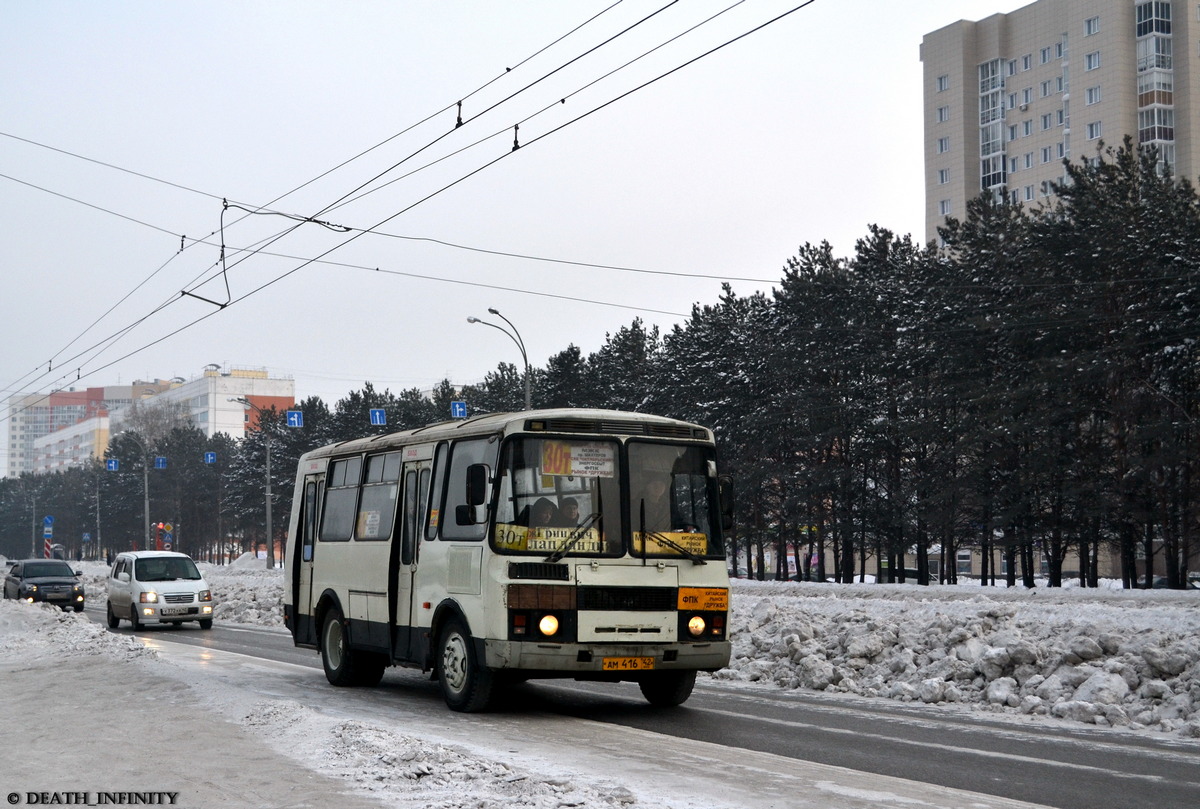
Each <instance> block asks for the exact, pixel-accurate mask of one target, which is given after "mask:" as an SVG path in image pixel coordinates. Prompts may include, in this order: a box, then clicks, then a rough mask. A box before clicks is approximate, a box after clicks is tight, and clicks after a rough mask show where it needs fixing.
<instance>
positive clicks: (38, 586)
mask: <svg viewBox="0 0 1200 809" xmlns="http://www.w3.org/2000/svg"><path fill="white" fill-rule="evenodd" d="M4 597H5V598H16V599H20V600H21V601H28V602H30V603H32V602H34V601H45V602H46V603H47V604H54V605H56V606H59V607H62V608H63V609H64V610H67V609H73V610H75V612H83V599H84V593H83V583H82V582H80V581H79V573H78V572H77V571H74V570H71V566H70V565H68V564H67V563H66V562H64V561H63V560H61V559H24V560H22V561H19V562H17V563H16V564H14V565H13V566H12V567H11V568H9V571H8V575H7V576H6V577H5V579H4Z"/></svg>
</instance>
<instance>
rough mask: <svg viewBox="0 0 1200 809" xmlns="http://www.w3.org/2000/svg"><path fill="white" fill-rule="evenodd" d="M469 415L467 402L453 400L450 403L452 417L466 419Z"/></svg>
mask: <svg viewBox="0 0 1200 809" xmlns="http://www.w3.org/2000/svg"><path fill="white" fill-rule="evenodd" d="M466 417H467V403H466V402H451V403H450V418H452V419H465V418H466Z"/></svg>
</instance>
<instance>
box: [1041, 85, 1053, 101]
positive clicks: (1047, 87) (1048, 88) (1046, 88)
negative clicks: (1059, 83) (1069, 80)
mask: <svg viewBox="0 0 1200 809" xmlns="http://www.w3.org/2000/svg"><path fill="white" fill-rule="evenodd" d="M1052 87H1054V82H1051V81H1044V82H1042V98H1045V97H1046V96H1048V95H1050V93H1051V88H1052Z"/></svg>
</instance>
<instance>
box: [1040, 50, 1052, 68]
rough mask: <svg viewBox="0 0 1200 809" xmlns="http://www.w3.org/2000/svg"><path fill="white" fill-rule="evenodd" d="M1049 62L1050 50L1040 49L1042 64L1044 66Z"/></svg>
mask: <svg viewBox="0 0 1200 809" xmlns="http://www.w3.org/2000/svg"><path fill="white" fill-rule="evenodd" d="M1049 61H1050V49H1049V48H1042V64H1043V65H1044V64H1046V63H1047V62H1049Z"/></svg>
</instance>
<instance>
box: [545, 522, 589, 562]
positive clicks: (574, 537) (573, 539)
mask: <svg viewBox="0 0 1200 809" xmlns="http://www.w3.org/2000/svg"><path fill="white" fill-rule="evenodd" d="M598 519H600V512H599V511H593V512H592V513H591V514H589V515H588V518H587V519H586V520H584V521H583V523H582V524H581V525H580V526H579V527H578V528H576V529H575V531H574V533H572V534H571V536H570V537H569V538H568V539H567V541H566V542H565V543H563V546H562V547H561V548H559V549H558V550H556V551H555V552H554V553H552V554H550V555H549V556H547V557H546V562H547V563H549V564H554V563H555V562H557V561H559V560H560V559H562V558H563V557H564V556H565V555H567V554H568V553H570V552H571V548H574V547H575V546H576V545H578V544H579V540H581V539H583V538H584V537H585V536H586V535H587V532H588V530H589V529H590V528H591V527H592V525H593V524H595V522H596V520H598Z"/></svg>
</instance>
